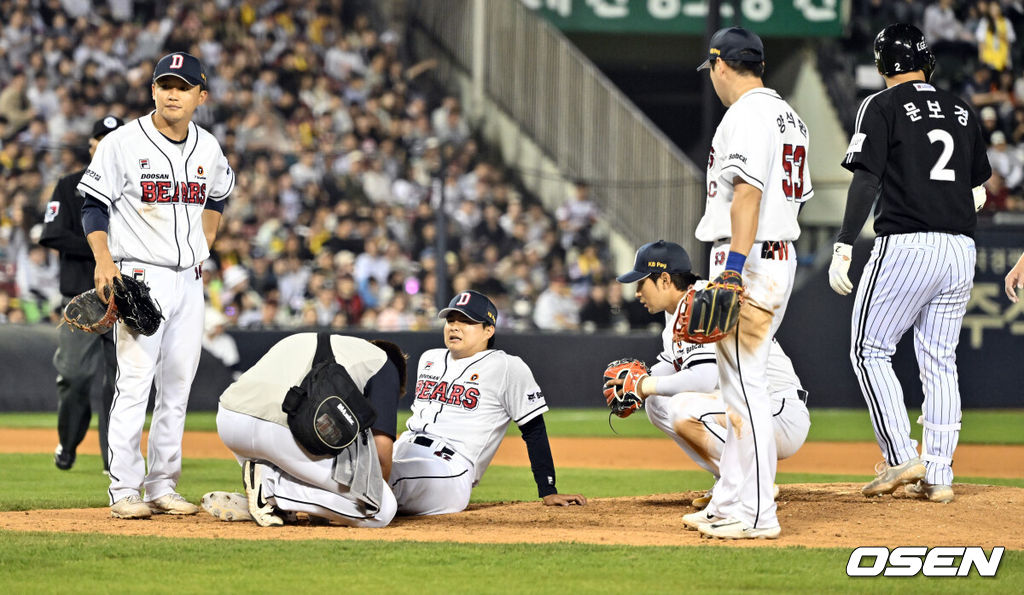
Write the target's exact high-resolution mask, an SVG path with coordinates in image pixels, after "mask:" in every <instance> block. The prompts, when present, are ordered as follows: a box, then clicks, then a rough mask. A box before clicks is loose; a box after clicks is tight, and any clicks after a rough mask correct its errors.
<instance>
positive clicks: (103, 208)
mask: <svg viewBox="0 0 1024 595" xmlns="http://www.w3.org/2000/svg"><path fill="white" fill-rule="evenodd" d="M82 227H83V228H84V229H85V235H86V236H87V237H88V235H89V234H91V233H92V232H94V231H107V230H108V229H109V228H110V211H109V210H107V205H105V204H103V203H102V202H100V201H98V200H96V199H95V198H93V197H91V196H87V197H86V198H85V204H83V205H82Z"/></svg>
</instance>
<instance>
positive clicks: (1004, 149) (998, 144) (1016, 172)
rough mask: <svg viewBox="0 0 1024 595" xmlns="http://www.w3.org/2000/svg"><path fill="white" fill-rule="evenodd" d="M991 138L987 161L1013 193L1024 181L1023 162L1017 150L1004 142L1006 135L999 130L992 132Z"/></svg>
mask: <svg viewBox="0 0 1024 595" xmlns="http://www.w3.org/2000/svg"><path fill="white" fill-rule="evenodd" d="M991 140H992V142H991V146H990V147H989V149H988V161H989V163H990V164H991V165H992V171H994V172H997V173H998V174H999V176H1000V177H1001V178H1002V179H1003V183H1004V184H1005V185H1006V188H1007V191H1008V192H1009V193H1010V194H1013V193H1015V192H1017V191H1018V190H1020V189H1021V182H1022V181H1024V163H1022V162H1021V158H1020V156H1019V155H1018V154H1017V150H1016V149H1014V148H1011V147H1010V146H1009V145H1007V144H1006V135H1005V134H1004V133H1003V132H1002V131H1001V130H996V131H995V132H993V133H992V137H991Z"/></svg>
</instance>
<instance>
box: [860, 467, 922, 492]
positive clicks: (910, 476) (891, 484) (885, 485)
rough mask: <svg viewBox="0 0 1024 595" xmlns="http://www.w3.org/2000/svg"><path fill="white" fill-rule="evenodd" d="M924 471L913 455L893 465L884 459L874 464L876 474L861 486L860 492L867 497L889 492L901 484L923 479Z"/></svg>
mask: <svg viewBox="0 0 1024 595" xmlns="http://www.w3.org/2000/svg"><path fill="white" fill-rule="evenodd" d="M925 471H926V470H925V467H924V463H922V462H921V458H920V457H914V458H912V459H910V460H908V461H906V462H904V463H901V464H899V465H896V466H894V467H890V466H889V465H888V464H887V463H886V462H885V461H880V462H879V463H878V464H877V465H875V473H876V474H877V475H878V476H877V477H875V479H874V480H872V481H871V482H870V483H868V484H867V485H865V486H864V487H863V488H861V489H860V493H862V494H864V495H865V496H867V497H869V498H870V497H872V496H881V495H882V494H891V493H893V492H894V491H896V488H898V487H900V486H901V485H906V484H908V483H915V482H917V481H920V480H922V479H924V474H925Z"/></svg>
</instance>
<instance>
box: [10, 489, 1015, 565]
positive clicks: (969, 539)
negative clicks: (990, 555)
mask: <svg viewBox="0 0 1024 595" xmlns="http://www.w3.org/2000/svg"><path fill="white" fill-rule="evenodd" d="M859 489H860V485H859V484H852V483H836V484H788V485H782V486H780V494H779V505H778V510H779V520H780V522H781V524H782V537H781V538H780V539H778V540H776V541H741V542H723V541H719V540H709V539H702V538H701V537H700V536H699V535H698V533H696V532H695V531H687V530H686V529H685V528H684V527H683V524H682V522H681V521H680V517H681V516H682V515H683V514H686V513H689V512H692V511H693V510H695V509H694V508H693V507H692V506H690V501H691V499H692V498H694V497H696V496H698V495H699V493H698V492H689V493H682V494H663V495H655V496H646V497H640V498H594V499H591V500H590V503H589V504H588V505H587V506H570V507H566V508H551V507H545V506H542V505H541V504H540V503H539V502H515V503H504V502H501V503H487V504H472V505H470V507H469V509H468V510H467V511H465V512H463V513H460V514H455V515H446V516H435V517H411V518H409V517H406V518H403V517H399V518H397V519H395V521H394V522H393V523H392V524H391V526H390V527H388V528H386V529H351V528H346V527H339V526H330V527H318V526H310V525H308V524H300V525H296V526H286V527H278V528H261V527H258V526H256V525H255V524H253V523H249V522H236V523H225V522H221V521H218V520H216V519H214V518H213V517H211V516H209V515H208V514H206V513H205V512H200V513H199V514H198V515H196V516H193V517H172V516H157V517H153V518H152V519H148V520H140V521H125V520H116V519H112V518H110V513H109V511H108V510H107V509H106V508H101V509H97V508H91V509H81V510H33V511H22V512H6V513H2V514H0V528H2V529H9V530H16V531H52V532H62V533H107V534H117V535H155V536H162V537H200V538H210V539H317V540H322V539H360V540H380V541H397V540H411V541H440V542H463V543H551V542H578V543H593V544H606V545H611V544H623V545H738V546H774V547H782V546H806V547H844V548H845V547H849V548H853V547H856V546H861V545H875V546H888V547H894V546H897V545H925V546H938V545H950V546H964V545H975V546H982V547H984V548H986V549H988V548H991V547H993V546H997V545H1001V546H1005V547H1006V548H1008V549H1015V550H1021V549H1024V534H1021V532H1020V531H1016V530H1015V529H1014V527H1015V526H1016V525H1015V523H1016V520H1017V519H1020V518H1022V516H1024V489H1020V488H1008V487H1000V486H985V485H969V484H957V485H956V486H955V489H956V495H957V497H956V501H954V502H953V503H951V504H933V503H931V502H925V501H920V500H913V499H910V498H909V497H907V496H905V495H904V494H903V493H902V491H899V492H898V493H897V494H896V495H895V496H884V497H881V498H875V499H871V500H869V499H866V498H864V497H863V496H861V495H860V492H859Z"/></svg>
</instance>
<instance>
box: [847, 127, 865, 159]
mask: <svg viewBox="0 0 1024 595" xmlns="http://www.w3.org/2000/svg"><path fill="white" fill-rule="evenodd" d="M867 137H868V136H867V135H866V134H864V133H863V132H858V133H857V134H854V135H853V137H852V138H851V139H850V146H849V147H848V148H847V149H846V153H847V154H850V153H860V150H861V149H863V148H864V139H866V138H867Z"/></svg>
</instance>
